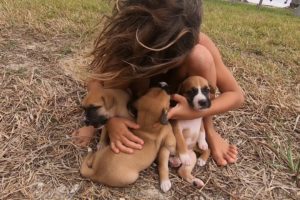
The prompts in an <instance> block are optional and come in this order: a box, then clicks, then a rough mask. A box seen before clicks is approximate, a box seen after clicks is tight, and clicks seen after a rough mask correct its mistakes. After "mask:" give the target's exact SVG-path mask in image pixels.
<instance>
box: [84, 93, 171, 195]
mask: <svg viewBox="0 0 300 200" xmlns="http://www.w3.org/2000/svg"><path fill="white" fill-rule="evenodd" d="M134 106H135V108H136V109H137V123H138V124H139V125H140V128H139V129H138V130H133V133H134V134H135V135H136V136H138V137H140V138H141V139H143V141H144V145H143V149H141V150H136V151H134V153H133V154H126V153H122V152H121V153H119V154H115V153H114V152H113V151H112V150H111V149H110V147H109V146H106V147H104V148H103V149H100V150H98V151H97V152H95V153H93V152H92V151H91V149H89V153H88V155H87V156H86V157H85V159H84V160H83V163H82V165H81V170H80V172H81V174H82V176H84V177H86V178H90V179H91V180H93V181H96V182H99V183H102V184H105V185H109V186H116V187H124V186H127V185H129V184H131V183H134V182H135V181H136V180H137V178H138V177H139V172H140V171H142V170H144V169H146V168H148V167H149V166H150V165H151V164H152V163H153V161H154V160H155V158H156V157H158V161H159V175H160V187H161V189H162V190H163V191H164V192H166V191H168V190H169V189H170V188H171V182H170V180H169V169H168V160H169V155H170V153H175V146H176V140H175V136H174V134H173V131H172V127H171V125H170V124H169V123H168V121H167V110H168V109H169V106H170V95H168V94H167V92H166V91H165V90H163V89H162V88H158V87H156V88H150V90H149V91H148V92H147V93H146V94H145V95H144V96H142V97H141V98H139V99H138V100H137V101H136V102H135V104H134Z"/></svg>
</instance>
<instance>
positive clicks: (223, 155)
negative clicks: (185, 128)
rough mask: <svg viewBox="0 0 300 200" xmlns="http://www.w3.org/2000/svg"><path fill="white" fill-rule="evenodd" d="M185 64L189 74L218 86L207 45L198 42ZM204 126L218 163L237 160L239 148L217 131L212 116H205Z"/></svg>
mask: <svg viewBox="0 0 300 200" xmlns="http://www.w3.org/2000/svg"><path fill="white" fill-rule="evenodd" d="M185 66H186V67H187V72H188V75H189V76H191V75H199V76H202V77H204V78H206V79H207V80H208V82H209V84H210V85H211V86H212V87H214V88H216V85H217V80H216V79H217V76H216V67H215V63H214V59H213V57H212V55H211V53H210V51H209V50H208V49H207V48H206V47H205V46H203V45H201V44H197V45H196V46H195V47H194V48H193V50H192V51H191V53H190V55H189V57H188V59H187V62H186V64H185ZM213 98H214V97H213ZM204 127H205V132H206V135H207V140H208V144H209V147H210V149H211V153H212V157H213V159H214V160H215V161H216V162H217V164H218V165H222V166H224V165H227V164H228V163H234V162H236V160H237V148H236V147H235V146H234V145H230V144H229V143H228V142H227V141H225V140H224V139H223V138H222V137H221V136H220V135H219V134H218V133H217V132H216V130H215V128H214V125H213V121H212V116H209V117H205V118H204Z"/></svg>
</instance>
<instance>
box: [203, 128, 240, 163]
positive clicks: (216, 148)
mask: <svg viewBox="0 0 300 200" xmlns="http://www.w3.org/2000/svg"><path fill="white" fill-rule="evenodd" d="M207 139H208V143H209V147H210V149H211V152H212V157H213V159H214V160H215V162H216V163H217V164H218V165H221V166H225V165H227V164H231V163H235V162H236V161H237V154H238V151H237V148H236V146H235V145H231V144H229V143H228V142H227V141H225V140H224V139H223V138H222V137H221V136H220V135H219V134H218V133H217V132H216V131H215V130H212V131H210V132H209V133H208V132H207Z"/></svg>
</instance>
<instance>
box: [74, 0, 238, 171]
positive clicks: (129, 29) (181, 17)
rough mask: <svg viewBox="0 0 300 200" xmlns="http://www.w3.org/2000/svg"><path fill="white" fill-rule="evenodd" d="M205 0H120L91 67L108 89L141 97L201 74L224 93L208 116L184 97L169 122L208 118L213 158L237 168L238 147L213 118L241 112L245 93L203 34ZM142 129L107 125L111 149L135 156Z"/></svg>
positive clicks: (88, 132)
mask: <svg viewBox="0 0 300 200" xmlns="http://www.w3.org/2000/svg"><path fill="white" fill-rule="evenodd" d="M201 19H202V5H201V0H119V1H117V3H116V6H115V8H114V9H113V14H112V16H111V17H110V18H109V19H107V20H106V22H105V24H104V28H103V31H102V32H101V34H100V35H99V37H98V38H97V40H96V43H95V48H94V51H93V56H94V60H93V62H92V63H91V69H92V72H93V75H92V76H93V78H94V79H97V80H99V81H101V82H103V83H104V85H105V86H106V87H118V88H124V89H125V88H130V89H131V91H132V93H133V94H135V95H136V96H137V97H138V96H140V95H142V94H143V92H144V88H147V86H148V84H149V81H153V80H163V81H166V82H168V83H169V84H170V85H171V87H172V88H174V90H175V91H176V88H177V87H178V85H179V84H180V83H181V82H182V80H184V79H185V78H186V77H188V76H192V75H200V76H203V77H204V78H206V79H207V80H208V81H209V83H210V85H211V86H212V87H214V88H216V87H217V88H218V89H219V90H220V92H221V94H220V95H219V96H218V97H216V98H215V99H214V100H213V101H212V106H211V107H210V108H209V109H205V110H203V111H194V110H192V109H190V107H189V105H188V102H187V101H186V99H185V98H184V97H182V96H180V95H178V94H175V95H174V96H173V99H174V100H175V101H177V102H178V104H177V106H176V107H174V108H172V109H171V110H170V111H169V114H168V117H169V119H194V118H198V117H204V125H205V130H206V134H207V140H208V144H209V146H210V149H211V151H212V157H213V159H214V160H215V161H216V163H217V164H218V165H222V166H224V165H226V164H228V163H234V162H236V160H237V148H236V147H235V146H234V145H230V144H229V143H227V142H226V141H225V140H224V139H223V138H222V137H221V136H220V135H219V134H218V133H217V132H216V131H215V129H214V126H213V122H212V116H213V115H216V114H220V113H224V112H226V111H229V110H232V109H235V108H238V107H239V106H241V104H242V103H243V101H244V97H243V92H242V89H241V88H240V86H239V85H238V83H237V82H236V80H235V79H234V77H233V76H232V74H231V73H230V71H229V70H228V69H227V67H226V66H225V65H224V63H223V61H222V58H221V55H220V53H219V51H218V49H217V47H216V46H215V44H214V43H213V42H212V40H211V39H210V38H209V37H208V36H207V35H205V34H204V33H201V32H200V25H201ZM138 127H139V126H138V124H135V123H134V122H132V121H128V120H126V119H122V118H112V119H110V120H109V121H108V122H107V129H108V133H109V137H110V146H111V149H112V150H113V151H114V152H115V153H119V152H120V151H121V152H125V153H132V152H133V150H134V149H141V148H142V145H143V141H142V140H141V139H140V138H137V137H136V136H135V135H134V134H133V133H131V132H130V129H138ZM82 130H83V129H80V130H79V132H77V133H78V135H79V136H82V137H84V136H92V135H93V134H92V132H93V128H89V129H87V128H85V129H84V131H82Z"/></svg>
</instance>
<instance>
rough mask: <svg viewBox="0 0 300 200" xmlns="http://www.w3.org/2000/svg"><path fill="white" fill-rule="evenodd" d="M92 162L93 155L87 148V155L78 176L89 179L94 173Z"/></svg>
mask: <svg viewBox="0 0 300 200" xmlns="http://www.w3.org/2000/svg"><path fill="white" fill-rule="evenodd" d="M93 160H94V154H93V152H92V149H91V148H88V155H87V156H86V157H85V158H84V160H83V162H82V164H81V168H80V174H81V175H82V176H83V177H86V178H90V177H91V176H93V175H94V173H95V171H94V169H93V168H92V166H93Z"/></svg>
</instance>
